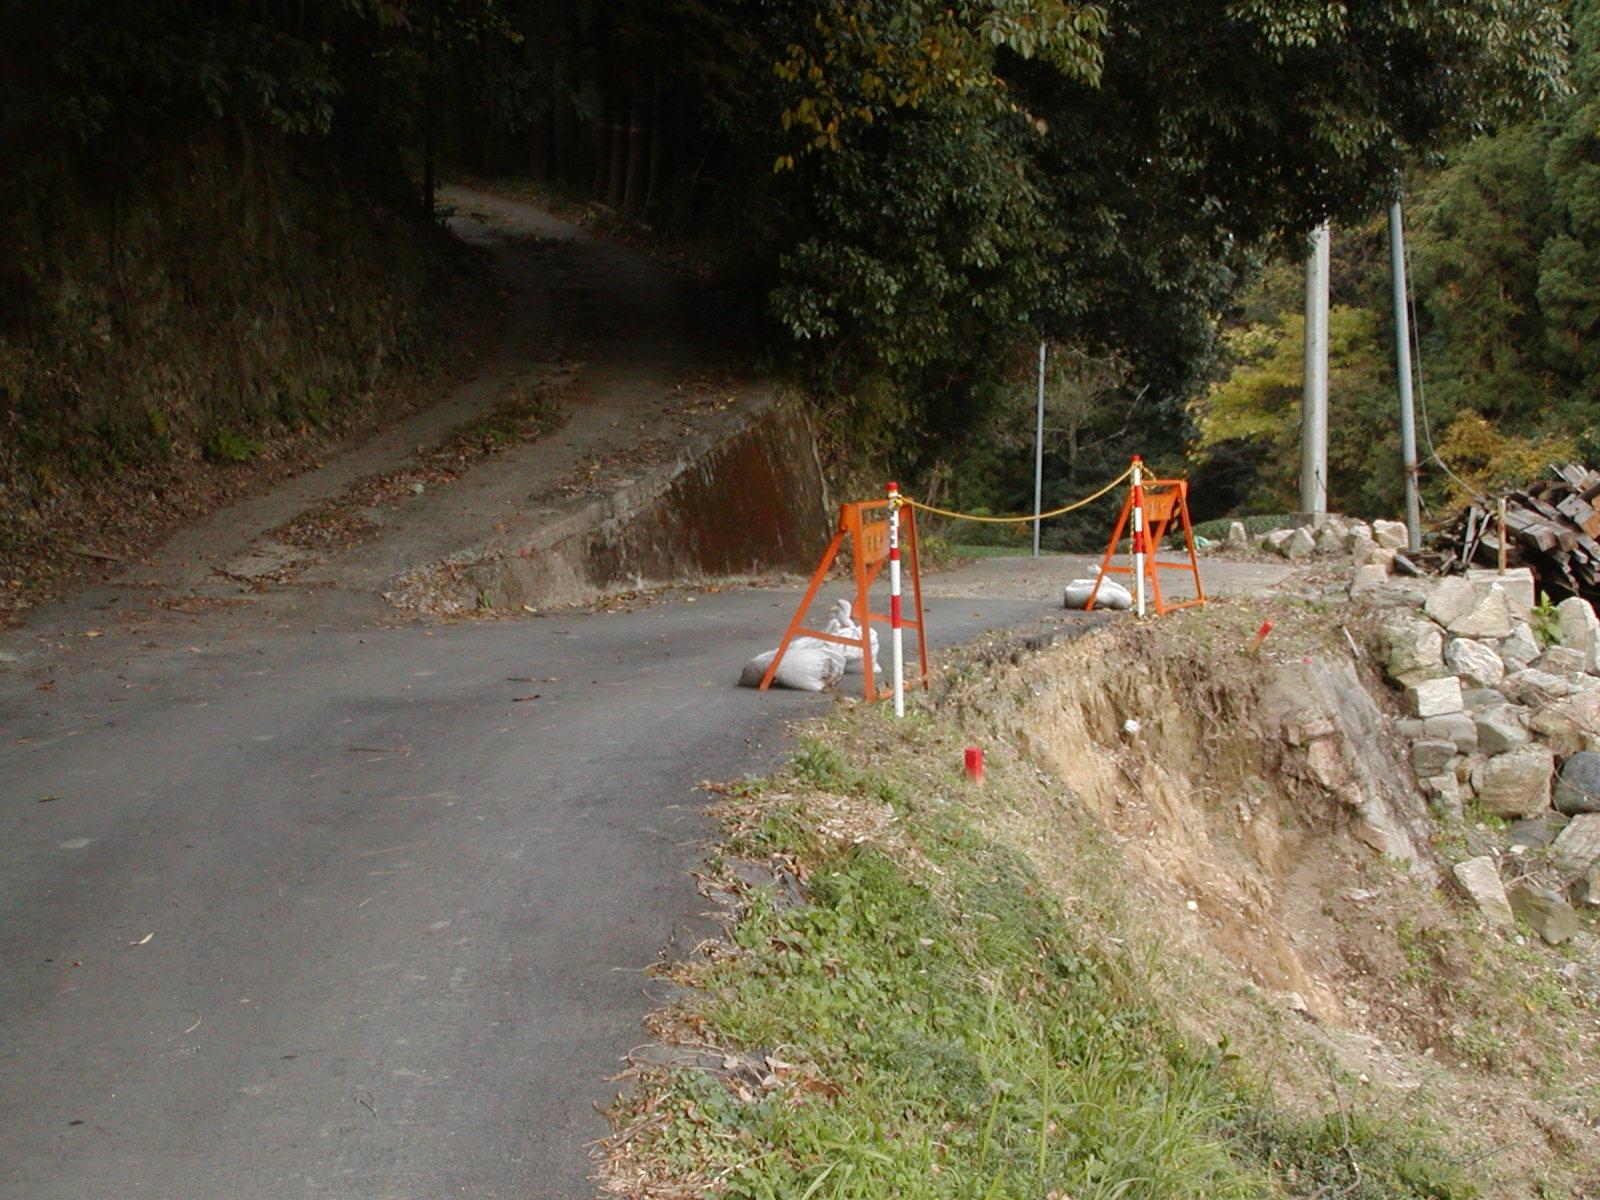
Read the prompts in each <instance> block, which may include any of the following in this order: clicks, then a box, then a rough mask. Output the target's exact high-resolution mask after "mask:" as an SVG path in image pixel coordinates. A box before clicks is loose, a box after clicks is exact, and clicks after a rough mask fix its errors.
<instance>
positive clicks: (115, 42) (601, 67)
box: [0, 0, 1595, 445]
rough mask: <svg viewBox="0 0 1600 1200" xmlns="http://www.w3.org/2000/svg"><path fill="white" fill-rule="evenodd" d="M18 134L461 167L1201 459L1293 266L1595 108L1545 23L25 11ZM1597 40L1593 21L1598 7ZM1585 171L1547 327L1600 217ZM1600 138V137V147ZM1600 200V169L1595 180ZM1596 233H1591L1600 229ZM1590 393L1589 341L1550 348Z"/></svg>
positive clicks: (16, 89)
mask: <svg viewBox="0 0 1600 1200" xmlns="http://www.w3.org/2000/svg"><path fill="white" fill-rule="evenodd" d="M0 10H3V15H4V19H5V23H6V27H7V28H8V30H9V31H10V32H11V36H10V37H9V38H8V39H7V40H6V42H5V43H4V44H3V45H0V113H3V114H4V115H0V134H3V135H4V141H5V143H6V144H7V146H8V147H9V148H10V150H9V152H10V153H11V154H13V155H25V154H26V153H28V152H29V151H32V152H34V153H39V152H44V151H47V150H49V149H50V148H51V147H57V146H59V145H60V144H63V143H64V144H66V145H68V146H71V147H76V148H77V152H79V153H81V154H83V155H84V156H86V157H87V158H89V159H92V160H97V161H102V160H103V161H110V162H113V163H116V164H119V168H118V169H123V168H127V167H128V165H129V164H130V163H132V162H134V161H136V160H137V157H138V155H137V152H136V151H134V150H133V149H132V148H134V147H137V146H138V145H139V144H140V142H141V141H142V140H147V139H150V138H159V137H161V136H163V134H164V132H165V131H167V130H169V129H170V128H171V127H172V126H173V125H174V124H181V123H184V122H194V121H215V122H223V123H227V124H230V125H234V126H237V127H239V128H241V129H249V130H253V131H255V132H256V133H257V134H258V135H261V136H271V137H275V138H279V139H287V140H291V141H297V142H298V143H299V144H302V145H304V146H305V147H306V148H307V152H311V151H312V150H314V149H315V148H316V147H318V146H322V147H324V148H332V149H333V150H334V151H335V152H336V153H337V154H338V155H339V157H340V158H341V159H342V160H344V161H348V162H350V163H351V164H359V165H362V166H364V167H370V168H378V169H377V170H375V171H373V174H374V177H377V176H386V177H387V178H388V179H390V180H391V181H392V180H393V179H395V178H398V175H399V167H400V165H401V164H402V163H404V162H407V161H410V162H415V161H417V160H419V159H426V160H427V161H430V162H431V159H432V157H433V150H434V146H435V144H436V143H438V144H440V145H442V147H443V151H442V152H444V153H448V154H453V155H454V156H455V157H456V158H457V159H459V160H461V161H463V162H465V163H467V165H469V166H474V167H477V168H479V169H484V170H504V169H508V168H509V169H517V170H526V171H531V172H532V173H534V174H537V175H541V176H544V177H546V178H548V179H551V180H553V181H555V182H557V183H559V184H560V185H561V186H563V187H566V188H568V189H571V190H574V191H578V192H580V193H584V192H586V193H588V194H591V195H597V196H599V197H601V198H602V199H604V200H606V201H607V202H609V203H611V204H612V205H614V206H616V207H618V208H621V209H625V210H628V211H630V212H632V213H634V214H636V215H639V216H641V217H643V218H644V219H646V220H649V221H652V222H655V223H659V224H672V225H676V226H679V227H682V228H686V229H691V230H700V231H707V230H710V231H716V232H719V233H721V234H722V235H724V236H725V238H726V239H727V240H728V241H730V242H732V243H735V244H737V246H738V247H739V251H738V258H739V260H740V261H741V263H742V264H743V265H744V266H745V267H746V268H747V271H748V273H749V275H750V276H751V277H752V279H753V280H754V281H755V282H757V283H758V284H759V285H760V286H761V287H762V289H763V290H764V291H765V293H766V294H767V295H768V296H769V297H770V311H771V315H772V317H773V318H774V320H775V328H776V329H778V330H781V331H782V332H783V333H785V334H786V335H787V338H788V339H789V340H790V341H791V342H792V344H794V345H795V346H797V347H798V349H799V352H800V355H801V359H802V361H803V362H804V363H805V364H807V366H808V369H809V370H810V371H811V372H812V377H813V379H814V380H816V381H818V382H820V383H821V384H822V385H823V386H824V388H825V389H826V388H832V389H834V390H837V391H841V392H849V391H859V390H861V389H862V388H863V387H865V386H866V384H867V382H868V381H869V380H873V379H881V380H885V381H887V386H888V387H890V388H891V389H892V390H894V391H895V392H897V393H898V394H900V395H901V396H902V397H906V398H908V403H909V409H907V410H905V411H907V412H909V413H911V414H914V415H916V416H917V417H918V418H919V419H920V420H922V421H923V422H924V423H926V424H928V425H931V427H933V428H936V429H956V428H959V427H960V426H961V425H962V423H963V422H966V421H969V420H972V419H975V418H976V417H977V416H978V415H979V414H980V413H981V411H982V408H983V403H984V401H985V398H986V397H988V396H990V395H992V394H993V392H994V389H995V388H996V386H998V383H999V381H1000V380H1001V379H1002V378H1003V376H1004V372H1003V371H1002V370H1000V369H998V367H999V365H1000V364H1003V363H1005V362H1006V361H1007V360H1008V358H1009V356H1010V355H1011V354H1012V353H1013V352H1014V350H1015V348H1016V346H1017V345H1018V343H1019V342H1021V341H1025V340H1028V339H1031V338H1035V337H1039V336H1043V337H1048V338H1050V339H1052V340H1053V341H1056V342H1059V343H1062V344H1064V345H1068V346H1071V347H1075V348H1077V349H1078V350H1079V351H1081V352H1082V353H1086V354H1096V355H1099V354H1114V355H1117V356H1119V357H1121V358H1123V359H1126V360H1127V361H1128V362H1129V363H1130V364H1131V365H1132V370H1131V371H1130V372H1129V374H1128V377H1127V387H1128V388H1130V389H1133V388H1143V387H1146V386H1149V387H1152V388H1153V394H1154V395H1155V396H1156V397H1158V398H1159V402H1160V405H1161V406H1162V407H1161V409H1160V411H1161V413H1162V414H1164V416H1165V418H1166V424H1167V425H1168V426H1170V427H1171V428H1172V430H1173V437H1174V439H1175V440H1174V441H1173V443H1172V444H1174V445H1176V444H1177V440H1180V439H1181V437H1182V433H1183V429H1182V426H1183V413H1184V407H1183V402H1184V400H1185V398H1186V397H1187V395H1188V394H1189V393H1190V392H1191V391H1192V390H1193V388H1194V387H1195V386H1197V384H1198V383H1199V382H1200V381H1201V380H1202V379H1203V378H1204V377H1205V376H1206V374H1207V372H1208V371H1209V370H1210V368H1211V363H1212V349H1213V346H1214V331H1215V325H1216V317H1217V315H1218V313H1219V312H1220V311H1221V310H1222V309H1223V308H1224V307H1225V306H1226V305H1227V304H1228V303H1229V302H1230V301H1231V299H1232V298H1233V296H1234V295H1235V294H1236V292H1237V291H1238V289H1239V286H1240V283H1241V280H1242V279H1243V278H1244V277H1245V276H1246V275H1247V274H1248V273H1249V272H1250V271H1251V270H1252V269H1253V264H1254V263H1255V262H1256V260H1257V259H1258V257H1259V256H1260V255H1261V254H1262V253H1264V252H1266V251H1269V250H1271V249H1273V248H1274V247H1276V248H1279V249H1282V248H1285V247H1288V248H1291V249H1292V248H1294V247H1295V246H1296V245H1297V240H1298V239H1300V238H1301V237H1302V236H1303V235H1304V234H1305V233H1306V232H1307V231H1308V230H1309V229H1310V228H1311V227H1312V226H1313V225H1315V224H1316V223H1317V222H1319V221H1321V220H1325V219H1328V218H1330V217H1331V218H1335V219H1342V220H1353V219H1356V218H1358V217H1360V216H1362V215H1363V214H1366V213H1368V212H1370V211H1372V210H1373V209H1374V208H1375V206H1378V205H1379V204H1380V203H1381V202H1382V201H1383V200H1384V199H1385V198H1386V197H1387V196H1388V195H1389V194H1390V193H1391V192H1392V190H1393V189H1394V187H1395V183H1396V179H1397V177H1398V175H1399V173H1400V170H1401V168H1402V166H1403V165H1404V164H1405V163H1406V162H1407V161H1410V160H1412V159H1413V158H1414V157H1415V156H1416V155H1417V154H1419V153H1421V152H1424V151H1427V150H1429V149H1430V148H1434V147H1438V146H1440V145H1443V144H1444V143H1446V142H1447V141H1449V140H1450V139H1452V138H1455V137H1458V136H1460V135H1463V134H1465V133H1469V132H1472V131H1474V130H1478V129H1481V128H1484V127H1486V126H1488V125H1490V124H1492V123H1494V122H1496V121H1503V120H1505V119H1506V117H1507V114H1508V113H1510V112H1512V111H1514V110H1515V109H1516V106H1518V105H1527V104H1531V103H1537V102H1539V101H1541V100H1543V99H1547V98H1549V97H1550V96H1552V95H1553V94H1555V93H1556V92H1558V91H1559V90H1560V88H1561V86H1562V84H1561V76H1562V70H1563V52H1564V39H1565V22H1564V15H1563V14H1564V6H1563V5H1562V4H1560V3H1553V2H1546V0H1437V2H1433V3H1428V4H1417V3H1414V2H1411V0H1350V2H1347V3H1339V4H1323V3H1310V2H1309V0H1099V2H1096V3H1077V2H1072V0H937V2H935V0H721V2H720V3H719V2H716V0H580V2H577V3H569V2H560V3H558V2H556V0H329V2H327V3H322V4H307V3H305V2H304V0H120V2H117V3H111V2H108V0H57V2H56V3H52V4H49V5H39V4H34V3H30V2H29V0H0ZM1585 11H1587V10H1585ZM1584 119H1586V118H1583V117H1581V116H1579V115H1578V114H1576V113H1574V115H1573V121H1574V124H1573V125H1572V127H1571V129H1570V130H1569V132H1568V134H1567V135H1566V136H1565V139H1564V140H1559V141H1558V142H1556V143H1553V144H1552V150H1551V153H1552V154H1553V155H1556V156H1557V157H1560V156H1561V155H1565V158H1564V159H1563V161H1568V162H1571V163H1572V164H1574V166H1573V168H1572V170H1571V172H1569V173H1570V174H1572V175H1573V179H1574V187H1573V188H1570V189H1568V190H1566V191H1561V190H1560V189H1559V186H1558V188H1557V191H1556V192H1555V193H1554V195H1553V197H1552V204H1555V205H1560V206H1562V212H1563V214H1564V216H1563V217H1562V219H1563V220H1564V221H1566V222H1567V223H1568V225H1570V226H1571V227H1572V229H1573V230H1575V231H1576V232H1573V233H1572V234H1571V237H1572V238H1577V239H1578V242H1577V244H1574V243H1573V242H1571V241H1570V240H1569V241H1559V240H1557V241H1554V242H1551V243H1549V244H1548V245H1547V251H1546V253H1547V258H1548V262H1547V263H1543V264H1542V265H1541V269H1540V280H1541V282H1540V284H1539V287H1540V288H1541V289H1542V290H1541V291H1540V295H1541V296H1543V297H1544V300H1543V301H1542V303H1544V304H1545V305H1546V307H1547V308H1548V309H1549V311H1551V312H1555V311H1556V310H1562V311H1567V312H1570V313H1571V314H1572V317H1571V320H1572V321H1573V322H1575V323H1577V324H1582V323H1583V321H1584V320H1585V319H1586V316H1585V314H1586V313H1588V312H1589V307H1588V306H1592V300H1591V299H1590V298H1589V297H1588V289H1589V288H1590V287H1591V286H1592V284H1591V283H1590V281H1589V279H1588V278H1587V277H1585V276H1584V275H1583V273H1582V271H1581V266H1582V263H1583V261H1584V260H1583V258H1582V247H1583V245H1584V244H1585V243H1583V242H1582V239H1583V238H1584V237H1586V236H1588V234H1587V233H1585V232H1584V230H1588V229H1592V226H1593V214H1592V213H1591V212H1589V211H1588V210H1589V209H1590V208H1592V207H1593V206H1594V200H1593V196H1594V195H1595V191H1594V189H1593V188H1592V187H1591V188H1587V189H1584V188H1582V187H1580V186H1577V184H1578V183H1579V182H1580V181H1579V178H1578V176H1579V175H1580V174H1581V172H1580V171H1579V170H1578V165H1579V164H1583V163H1585V162H1587V159H1586V158H1585V153H1586V151H1585V146H1586V145H1587V143H1586V142H1585V141H1584V139H1585V137H1586V136H1590V134H1585V132H1584V126H1583V123H1582V122H1583V120H1584ZM1589 129H1590V133H1591V134H1592V121H1591V122H1590V126H1589ZM1588 169H1592V167H1591V168H1588ZM1586 222H1587V224H1585V223H1586ZM1544 353H1546V354H1547V355H1560V354H1563V353H1564V354H1566V355H1568V357H1569V359H1570V360H1571V362H1572V363H1573V364H1578V363H1586V362H1589V361H1590V356H1592V355H1593V353H1594V351H1593V350H1592V349H1591V348H1588V347H1586V346H1584V345H1582V344H1580V343H1579V342H1575V341H1573V340H1572V339H1571V338H1570V337H1569V338H1567V339H1566V340H1565V341H1561V340H1560V339H1559V338H1558V339H1557V340H1556V341H1553V342H1552V343H1551V345H1550V346H1549V347H1548V348H1547V350H1546V351H1544Z"/></svg>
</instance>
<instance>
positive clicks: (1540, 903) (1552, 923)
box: [1510, 883, 1578, 946]
mask: <svg viewBox="0 0 1600 1200" xmlns="http://www.w3.org/2000/svg"><path fill="white" fill-rule="evenodd" d="M1510 900H1511V911H1512V912H1513V913H1515V914H1516V917H1517V920H1519V921H1521V922H1522V923H1523V924H1525V925H1526V926H1527V927H1528V928H1529V929H1531V930H1533V932H1534V933H1536V934H1538V935H1539V937H1541V938H1543V939H1544V941H1546V942H1548V943H1549V944H1550V945H1552V946H1559V945H1561V943H1562V942H1565V941H1569V940H1571V938H1572V935H1573V934H1575V933H1577V932H1578V914H1577V913H1576V912H1574V911H1573V909H1572V905H1570V904H1568V903H1567V902H1566V901H1565V900H1563V899H1562V898H1561V897H1560V896H1559V895H1558V894H1557V893H1555V892H1552V891H1550V889H1548V888H1542V887H1535V886H1534V885H1533V884H1531V883H1519V884H1517V885H1516V886H1515V887H1513V888H1512V889H1511V895H1510Z"/></svg>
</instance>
